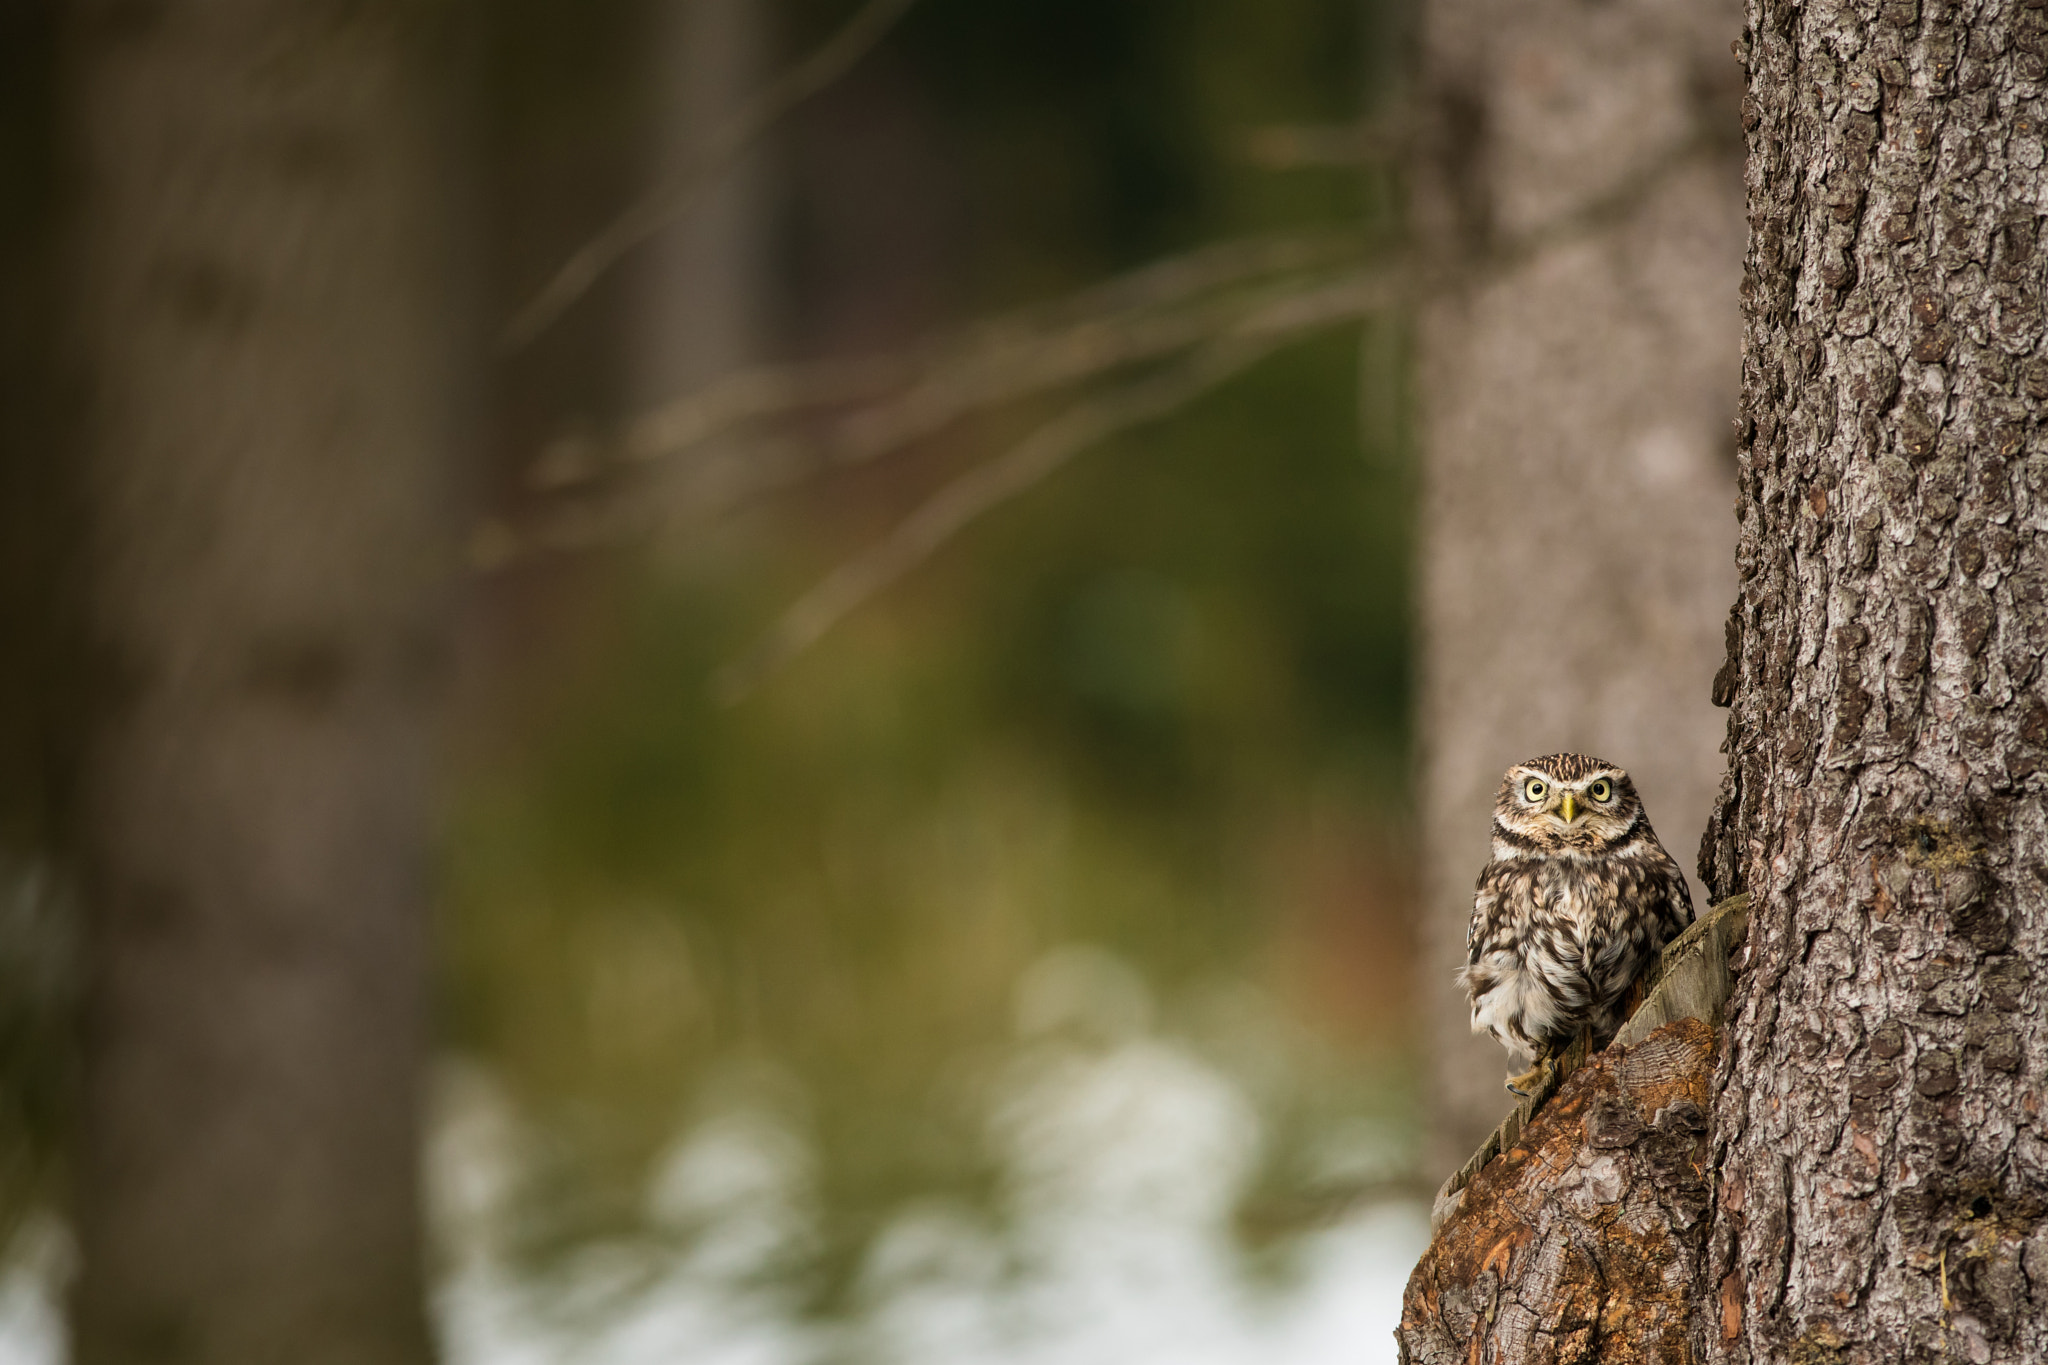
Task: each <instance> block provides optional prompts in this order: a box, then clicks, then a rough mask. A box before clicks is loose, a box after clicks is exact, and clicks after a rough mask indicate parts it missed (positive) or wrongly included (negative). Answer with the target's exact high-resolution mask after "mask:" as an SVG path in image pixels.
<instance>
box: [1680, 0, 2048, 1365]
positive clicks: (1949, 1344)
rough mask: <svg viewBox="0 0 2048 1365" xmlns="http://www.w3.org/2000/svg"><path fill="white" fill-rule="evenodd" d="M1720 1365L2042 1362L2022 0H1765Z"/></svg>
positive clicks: (1757, 8) (1746, 419) (2032, 452)
mask: <svg viewBox="0 0 2048 1365" xmlns="http://www.w3.org/2000/svg"><path fill="white" fill-rule="evenodd" d="M1744 41H1745V44H1746V45H1747V54H1748V58H1749V64H1750V96H1749V99H1748V101H1747V103H1746V104H1745V106H1744V121H1745V123H1746V124H1748V126H1749V128H1750V162H1749V189H1750V201H1749V208H1750V224H1751V227H1752V237H1751V244H1750V254H1749V262H1748V273H1747V279H1746V283H1745V286H1744V296H1745V305H1744V313H1745V317H1746V321H1747V328H1748V335H1747V342H1746V346H1745V359H1744V366H1743V415H1742V448H1743V459H1742V475H1741V479H1742V498H1741V504H1740V505H1741V509H1742V514H1743V520H1742V534H1741V546H1740V551H1739V559H1738V563H1739V567H1740V572H1741V576H1742V589H1741V594H1740V596H1739V598H1738V599H1737V602H1736V607H1735V612H1734V619H1733V623H1732V626H1731V630H1730V635H1731V643H1732V649H1731V653H1730V658H1729V662H1728V666H1727V668H1726V670H1724V672H1723V674H1722V676H1721V678H1720V680H1719V681H1718V682H1717V684H1716V691H1717V694H1718V695H1720V696H1721V697H1722V698H1723V699H1724V700H1726V699H1729V698H1732V699H1733V701H1734V705H1735V710H1734V714H1733V716H1732V717H1731V724H1730V727H1729V753H1730V767H1729V774H1728V780H1727V783H1726V785H1725V787H1724V789H1723V794H1722V799H1721V802H1720V805H1719V808H1718V810H1717V812H1716V814H1715V816H1714V821H1713V826H1712V829H1711V830H1710V833H1709V838H1708V840H1707V843H1706V846H1705V849H1704V857H1703V861H1704V864H1705V870H1706V871H1707V872H1708V874H1709V876H1710V878H1711V880H1712V882H1713V883H1714V886H1715V889H1716V891H1717V892H1719V893H1724V894H1725V893H1728V892H1732V891H1735V890H1747V891H1749V892H1750V893H1751V896H1752V920H1751V929H1750V940H1749V942H1750V947H1749V953H1750V955H1751V960H1750V963H1749V966H1748V970H1747V972H1746V973H1745V975H1744V977H1743V979H1742V981H1741V983H1740V985H1739V986H1738V989H1737V996H1736V1002H1735V1006H1734V1008H1733V1009H1732V1010H1731V1024H1730V1028H1729V1032H1728V1040H1727V1045H1726V1048H1727V1051H1726V1056H1725V1058H1724V1059H1723V1061H1722V1064H1721V1074H1720V1079H1719V1084H1720V1094H1719V1100H1718V1104H1717V1108H1716V1113H1715V1127H1716V1144H1717V1152H1718V1155H1717V1158H1716V1163H1717V1165H1718V1166H1719V1168H1720V1183H1719V1191H1718V1196H1717V1221H1716V1233H1715V1239H1714V1249H1713V1257H1712V1264H1711V1266H1710V1282H1709V1283H1707V1284H1705V1285H1703V1286H1702V1300H1703V1307H1702V1323H1703V1326H1705V1327H1707V1328H1709V1329H1710V1330H1708V1331H1707V1341H1706V1343H1705V1344H1706V1346H1707V1347H1708V1348H1709V1349H1708V1350H1707V1352H1706V1356H1707V1358H1710V1359H1715V1360H1728V1361H1747V1360H1755V1361H1765V1360H1815V1361H1819V1360H1827V1361H1835V1360H1841V1361H1860V1360H1935V1359H1944V1360H1945V1359H1957V1358H1960V1359H1965V1360H1970V1361H1974V1362H1980V1363H1981V1362H1985V1361H1991V1360H1999V1361H2022V1360H2041V1359H2043V1358H2048V1222H2044V1221H2043V1215H2044V1213H2048V1131H2044V1126H2043V1118H2042V1106H2043V1099H2044V1090H2043V1086H2044V1077H2048V1031H2044V1029H2043V1027H2042V1008H2043V1005H2044V991H2048V982H2044V980H2043V967H2044V964H2048V813H2044V809H2043V801H2042V793H2043V790H2044V784H2048V777H2044V775H2043V772H2042V767H2041V764H2042V757H2043V749H2044V746H2048V704H2044V702H2043V699H2042V689H2043V679H2042V677H2041V660H2042V650H2043V648H2044V646H2048V564H2044V562H2043V544H2042V538H2043V532H2044V529H2048V432H2044V431H2043V428H2042V424H2041V413H2042V403H2043V400H2048V357H2044V356H2042V355H2041V354H2040V353H2039V351H2040V344H2041V337H2042V302H2041V283H2042V259H2043V258H2042V256H2041V255H2040V254H2039V251H2038V244H2037V238H2038V233H2039V225H2040V220H2041V216H2042V214H2043V212H2044V207H2043V205H2044V203H2048V201H2044V199H2043V194H2042V184H2043V181H2042V165H2043V151H2042V130H2043V127H2044V119H2048V98H2044V95H2048V91H2044V87H2043V78H2044V71H2048V64H2044V59H2043V54H2044V52H2048V11H2044V10H2043V9H2042V8H2041V7H2040V5H2039V0H1965V2H1964V3H1949V2H1948V0H1925V2H1924V3H1917V2H1916V0H1886V3H1883V4H1866V5H1847V4H1835V3H1826V4H1812V3H1808V4H1804V5H1802V4H1798V3H1792V2H1791V0H1758V2H1757V3H1752V4H1751V5H1750V7H1749V30H1748V32H1747V34H1746V36H1745V39H1744Z"/></svg>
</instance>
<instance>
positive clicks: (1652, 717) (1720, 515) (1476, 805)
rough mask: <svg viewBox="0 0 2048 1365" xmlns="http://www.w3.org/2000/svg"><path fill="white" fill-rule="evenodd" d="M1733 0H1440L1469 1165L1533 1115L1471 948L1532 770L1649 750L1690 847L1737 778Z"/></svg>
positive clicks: (1431, 85) (1427, 474)
mask: <svg viewBox="0 0 2048 1365" xmlns="http://www.w3.org/2000/svg"><path fill="white" fill-rule="evenodd" d="M1738 27H1739V23H1738V12H1737V6H1736V4H1735V3H1734V0H1620V2H1619V3H1614V4H1603V5H1593V4H1581V3H1577V0H1430V3H1429V4H1427V5H1426V6H1425V7H1424V36H1423V61H1424V68H1425V71H1424V88H1423V92H1422V94H1423V100H1424V107H1425V109H1426V111H1427V112H1428V113H1429V114H1430V122H1431V124H1432V133H1433V138H1434V146H1433V148H1431V149H1430V150H1431V156H1430V158H1429V160H1428V161H1427V163H1426V164H1425V167H1424V175H1423V176H1422V183H1421V186H1420V192H1419V194H1418V202H1419V210H1420V211H1419V216H1418V231H1419V232H1420V234H1421V236H1422V238H1423V241H1424V243H1425V245H1426V246H1427V247H1429V248H1431V249H1434V250H1438V251H1444V252H1452V253H1455V254H1456V255H1457V256H1458V257H1459V258H1461V259H1462V260H1463V261H1465V262H1466V263H1468V264H1470V265H1474V266H1477V265H1479V264H1481V263H1482V262H1484V261H1486V260H1487V259H1488V258H1489V257H1490V256H1492V255H1494V254H1495V253H1497V252H1498V251H1499V250H1500V249H1501V248H1502V247H1503V246H1504V245H1505V244H1508V243H1517V242H1529V241H1532V240H1535V239H1537V238H1539V237H1540V236H1541V235H1542V234H1545V233H1555V234H1557V236H1556V238H1555V239H1554V240H1550V241H1548V243H1547V244H1546V245H1543V246H1542V247H1541V248H1540V249H1538V250H1536V251H1535V252H1533V253H1532V254H1530V255H1528V256H1527V257H1526V258H1523V259H1522V260H1521V261H1520V263H1519V264H1517V265H1515V266H1514V267H1513V268H1511V269H1509V270H1507V271H1506V272H1505V273H1501V272H1498V271H1496V272H1494V273H1492V274H1491V275H1489V276H1488V277H1487V279H1486V281H1485V282H1484V283H1483V284H1480V285H1475V286H1474V287H1472V288H1470V289H1468V290H1466V291H1464V292H1462V293H1459V294H1456V295H1454V296H1452V297H1449V298H1447V299H1445V300H1444V301H1442V302H1441V303H1439V304H1436V305H1434V306H1432V307H1430V308H1429V309H1427V310H1426V311H1425V313H1424V315H1423V317H1422V320H1421V331H1420V347H1421V355H1420V383H1421V389H1422V402H1423V408H1424V413H1423V438H1422V439H1423V496H1422V527H1421V538H1422V564H1421V570H1422V573H1421V580H1422V589H1421V603H1420V613H1421V633H1422V640H1421V646H1422V655H1421V658H1422V664H1421V674H1422V676H1421V679H1420V684H1419V689H1418V695H1419V696H1420V697H1421V699H1422V701H1421V712H1420V715H1419V716H1418V729H1419V737H1420V744H1421V749H1422V781H1423V789H1424V791H1423V806H1424V809H1423V834H1424V843H1425V862H1424V874H1425V894H1426V896H1427V905H1428V907H1429V908H1428V912H1427V915H1426V916H1425V926H1424V933H1423V937H1422V955H1421V970H1422V971H1423V974H1424V980H1423V982H1422V986H1421V990H1420V993H1419V998H1420V999H1421V1000H1422V1001H1423V1002H1424V1003H1425V1013H1426V1017H1427V1018H1428V1020H1429V1027H1430V1033H1431V1043H1432V1053H1433V1063H1432V1075H1433V1077H1434V1078H1435V1084H1436V1086H1437V1095H1436V1101H1437V1102H1436V1115H1435V1118H1436V1123H1435V1131H1436V1136H1435V1141H1434V1142H1433V1144H1432V1145H1433V1160H1434V1163H1435V1166H1436V1168H1437V1169H1440V1170H1445V1171H1448V1170H1451V1169H1454V1168H1455V1167H1456V1166H1457V1165H1458V1164H1459V1163H1460V1162H1461V1161H1463V1160H1464V1159H1465V1157H1466V1156H1467V1155H1468V1154H1470V1152H1471V1151H1472V1149H1473V1147H1474V1146H1476V1145H1477V1143H1478V1142H1479V1140H1480V1138H1481V1137H1483V1136H1484V1135H1485V1134H1486V1132H1487V1131H1488V1130H1490V1129H1491V1128H1492V1127H1493V1125H1494V1124H1495V1123H1496V1122H1497V1121H1498V1120H1499V1119H1500V1117H1501V1115H1502V1114H1503V1113H1505V1112H1506V1110H1507V1107H1508V1105H1507V1097H1506V1096H1505V1095H1504V1094H1503V1093H1502V1090H1501V1077H1502V1076H1503V1075H1505V1074H1506V1065H1505V1064H1506V1058H1505V1054H1503V1053H1502V1051H1501V1049H1500V1047H1499V1045H1498V1044H1496V1043H1494V1042H1492V1041H1491V1040H1488V1039H1475V1038H1474V1037H1472V1035H1471V1031H1470V1027H1469V1023H1468V1020H1467V1017H1466V1008H1465V1003H1464V1001H1463V999H1462V997H1461V996H1460V995H1459V994H1458V992H1457V991H1456V988H1455V987H1454V985H1453V984H1452V980H1451V973H1452V971H1453V969H1454V968H1456V967H1457V965H1458V964H1459V963H1460V962H1461V961H1462V960H1463V958H1464V948H1465V925H1466V921H1467V919H1468V918H1469V917H1470V915H1471V907H1472V883H1473V879H1474V877H1475V876H1476V875H1477V873H1478V871H1479V868H1480V866H1481V865H1482V864H1483V863H1484V862H1485V860H1486V856H1487V845H1486V828H1487V825H1486V821H1487V815H1488V813H1489V812H1490V811H1491V810H1492V805H1493V793H1494V788H1495V786H1496V785H1497V784H1498V783H1499V781H1500V775H1501V772H1502V770H1503V769H1505V768H1506V767H1507V765H1508V764H1509V763H1512V762H1514V761H1516V760H1518V759H1523V758H1527V757H1530V756H1531V755H1534V754H1540V753H1548V752H1552V751H1555V750H1559V749H1578V750H1583V751H1586V752H1590V753H1595V754H1599V755H1601V756H1603V757H1605V758H1607V759H1610V760H1612V761H1614V762H1617V763H1621V764H1623V765H1624V766H1626V767H1627V768H1628V769H1629V770H1630V771H1631V772H1632V773H1633V774H1634V775H1635V778H1636V781H1637V783H1638V785H1639V786H1640V788H1641V790H1642V792H1643V795H1644V799H1645V800H1646V801H1647V803H1648V805H1649V809H1650V812H1651V816H1652V818H1653V820H1654V821H1655V824H1656V827H1657V829H1658V831H1659V832H1660V834H1661V835H1662V837H1663V838H1664V840H1665V842H1666V844H1667V845H1668V846H1669V847H1670V848H1671V849H1672V851H1673V852H1674V853H1675V854H1676V855H1677V856H1678V859H1679V862H1680V863H1681V865H1685V864H1689V863H1690V862H1691V861H1692V858H1691V854H1692V850H1693V847H1694V841H1695V839H1696V838H1697V837H1698V831H1699V830H1700V828H1701V827H1702V826H1703V825H1704V824H1705V823H1706V818H1707V811H1708V807H1709V805H1710V804H1711V802H1712V797H1713V791H1714V784H1715V781H1716V778H1717V775H1718V774H1719V772H1720V769H1721V766H1722V765H1721V760H1720V758H1719V756H1718V754H1717V753H1716V751H1715V746H1716V744H1717V743H1718V742H1719V739H1720V729H1721V727H1720V723H1719V721H1718V720H1717V718H1716V717H1715V716H1714V714H1713V710H1712V707H1711V706H1710V705H1709V702H1708V697H1707V680H1708V679H1709V678H1710V677H1711V676H1712V674H1713V670H1714V666H1715V663H1716V661H1717V660H1718V659H1719V657H1720V643H1721V639H1720V634H1721V632H1720V627H1721V622H1722V619H1723V615H1724V605H1725V602H1726V600H1727V597H1728V594H1729V593H1730V592H1731V591H1732V589H1733V587H1734V574H1733V573H1732V571H1730V569H1729V568H1728V567H1726V566H1727V565H1728V548H1729V544H1730V542H1731V541H1732V539H1733V534H1734V528H1733V527H1732V526H1731V525H1730V524H1729V521H1728V507H1729V503H1730V501H1731V499H1732V497H1733V494H1734V478H1733V462H1732V460H1731V458H1730V456H1729V435H1728V432H1729V422H1730V419H1731V418H1732V417H1733V415H1734V410H1735V403H1734V393H1735V378H1736V353H1737V342H1738V335H1737V331H1736V323H1735V317H1736V315H1735V298H1736V285H1737V280H1738V270H1739V263H1740V260H1741V252H1742V221H1741V181H1740V175H1739V171H1738V161H1737V152H1738V149H1739V143H1738V140H1737V133H1738V129H1739V124H1738V122H1737V116H1738V115H1737V104H1738V94H1739V81H1740V74H1741V73H1740V69H1739V68H1738V67H1737V66H1736V64H1735V63H1734V62H1733V61H1732V60H1731V58H1730V56H1729V52H1728V44H1729V40H1730V39H1732V38H1733V37H1734V36H1735V34H1736V31H1737V29H1738Z"/></svg>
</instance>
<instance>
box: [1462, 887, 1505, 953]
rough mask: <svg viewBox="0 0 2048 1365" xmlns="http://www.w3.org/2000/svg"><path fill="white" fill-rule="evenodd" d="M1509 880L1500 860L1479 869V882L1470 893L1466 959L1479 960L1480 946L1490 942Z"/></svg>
mask: <svg viewBox="0 0 2048 1365" xmlns="http://www.w3.org/2000/svg"><path fill="white" fill-rule="evenodd" d="M1512 890H1513V888H1512V887H1511V885H1510V879H1509V878H1508V876H1507V875H1506V873H1505V871H1504V870H1503V869H1502V867H1501V865H1500V864H1499V863H1488V864H1487V865H1486V866H1485V867H1483V868H1481V869H1480V870H1479V885H1478V888H1477V889H1476V890H1475V891H1474V892H1473V894H1472V922H1471V923H1470V924H1468V925H1466V926H1465V960H1466V961H1467V962H1477V961H1479V954H1480V952H1481V950H1482V948H1483V946H1484V945H1485V944H1486V943H1488V942H1490V941H1491V940H1492V939H1493V937H1494V935H1495V932H1496V930H1497V928H1498V926H1499V923H1500V918H1501V915H1502V913H1503V910H1504V907H1503V898H1504V897H1506V896H1508V895H1510V894H1512Z"/></svg>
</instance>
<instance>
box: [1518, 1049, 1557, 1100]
mask: <svg viewBox="0 0 2048 1365" xmlns="http://www.w3.org/2000/svg"><path fill="white" fill-rule="evenodd" d="M1554 1071H1555V1068H1554V1067H1553V1066H1552V1065H1551V1062H1550V1058H1549V1057H1548V1056H1542V1057H1538V1058H1537V1059H1536V1065H1534V1066H1532V1067H1530V1068H1529V1069H1528V1070H1527V1071H1524V1072H1523V1073H1522V1074H1521V1075H1519V1076H1510V1077H1508V1093H1509V1094H1510V1095H1513V1096H1515V1097H1516V1098H1518V1099H1524V1100H1526V1099H1528V1098H1530V1097H1531V1096H1532V1095H1534V1094H1536V1092H1537V1091H1539V1090H1541V1089H1542V1088H1543V1087H1544V1086H1546V1085H1548V1084H1549V1083H1550V1078H1551V1076H1552V1074H1553V1073H1554Z"/></svg>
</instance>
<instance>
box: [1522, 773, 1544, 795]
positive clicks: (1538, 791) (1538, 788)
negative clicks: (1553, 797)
mask: <svg viewBox="0 0 2048 1365" xmlns="http://www.w3.org/2000/svg"><path fill="white" fill-rule="evenodd" d="M1549 793H1550V788H1548V787H1546V786H1544V785H1543V779H1542V778H1540V777H1532V778H1530V779H1529V780H1528V781H1527V782H1524V783H1523V784H1522V799H1523V800H1525V801H1541V800H1542V799H1543V798H1544V797H1545V796H1547V795H1549Z"/></svg>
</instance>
